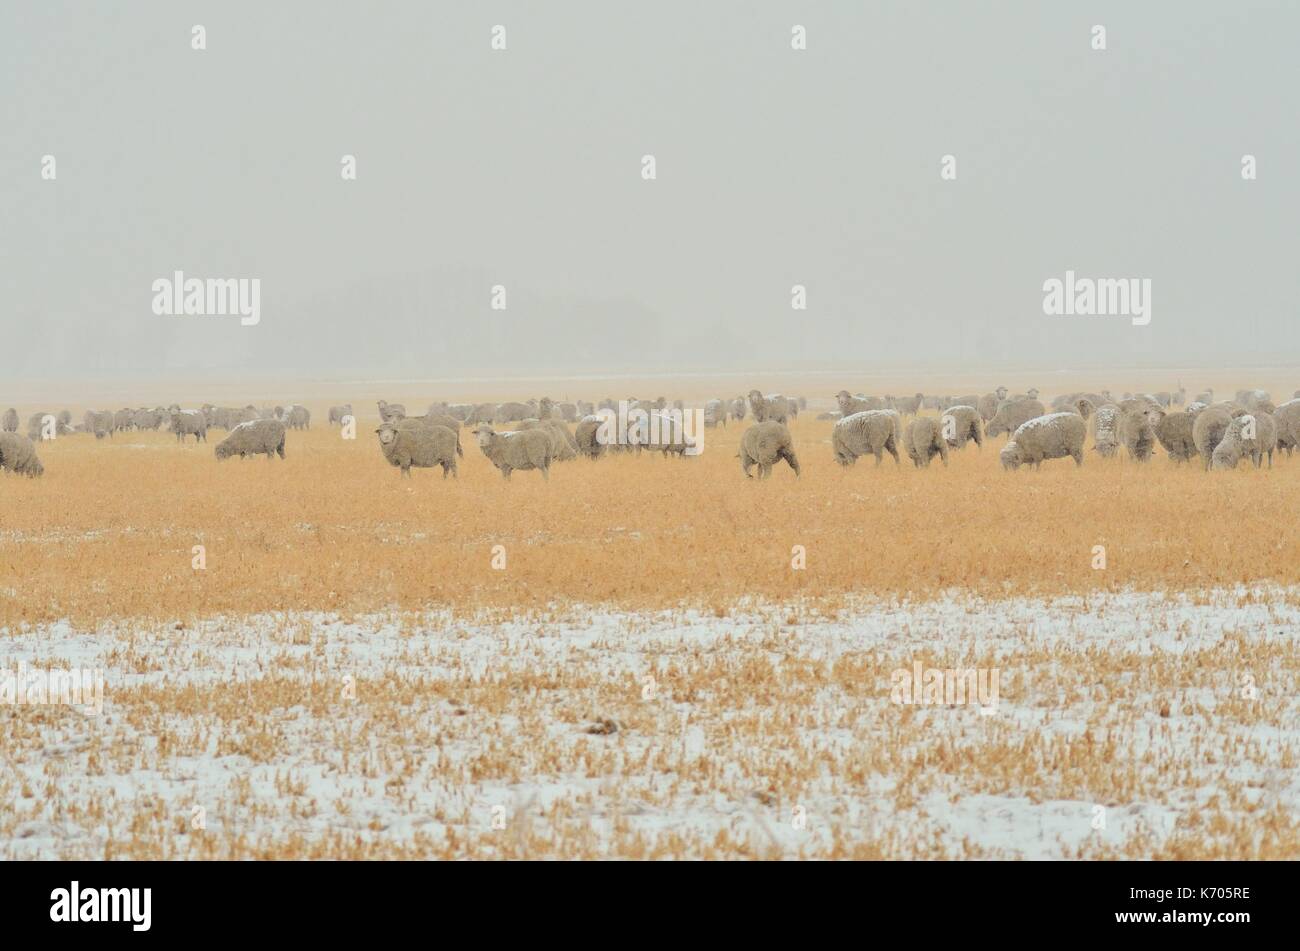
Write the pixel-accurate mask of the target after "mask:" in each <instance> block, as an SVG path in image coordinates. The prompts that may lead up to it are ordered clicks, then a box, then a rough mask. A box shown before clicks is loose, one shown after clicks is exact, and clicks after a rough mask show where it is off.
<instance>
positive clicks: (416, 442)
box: [375, 420, 460, 479]
mask: <svg viewBox="0 0 1300 951" xmlns="http://www.w3.org/2000/svg"><path fill="white" fill-rule="evenodd" d="M404 423H408V421H407V420H397V421H395V422H391V423H383V424H382V425H381V426H380V427H379V428H378V429H376V430H375V433H376V434H377V435H378V436H379V449H380V451H381V452H383V454H384V458H385V459H387V460H388V462H389V464H391V465H394V466H396V467H397V468H399V469H401V470H402V475H403V476H404V477H406V478H408V479H409V478H410V477H411V467H412V466H414V467H415V468H417V469H432V468H433V467H434V466H442V477H443V478H444V479H445V478H447V473H449V472H450V473H451V474H452V475H453V476H455V477H456V478H459V475H458V473H457V472H456V452H457V450H458V449H459V448H460V447H459V445H458V444H457V442H456V434H455V433H453V432H452V431H451V430H450V429H447V428H446V427H445V426H422V425H420V424H419V423H416V424H414V425H409V424H408V425H403V424H404Z"/></svg>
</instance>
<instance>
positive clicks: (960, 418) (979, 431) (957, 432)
mask: <svg viewBox="0 0 1300 951" xmlns="http://www.w3.org/2000/svg"><path fill="white" fill-rule="evenodd" d="M941 422H942V424H943V433H944V439H945V440H946V441H947V443H948V445H949V446H951V447H952V448H954V449H965V448H966V443H967V442H968V441H973V442H974V443H975V445H977V446H979V447H980V448H981V449H983V448H984V433H983V429H984V420H983V419H982V418H981V417H980V414H979V410H977V409H976V408H975V407H974V406H971V405H969V404H958V405H956V406H949V407H948V408H947V409H945V410H944V411H943V417H942V418H941Z"/></svg>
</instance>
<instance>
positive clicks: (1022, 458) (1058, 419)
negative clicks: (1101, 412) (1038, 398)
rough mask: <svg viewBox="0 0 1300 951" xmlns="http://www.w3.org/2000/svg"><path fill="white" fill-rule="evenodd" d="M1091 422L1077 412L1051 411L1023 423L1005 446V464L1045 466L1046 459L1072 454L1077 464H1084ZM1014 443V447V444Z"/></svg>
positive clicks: (1007, 467)
mask: <svg viewBox="0 0 1300 951" xmlns="http://www.w3.org/2000/svg"><path fill="white" fill-rule="evenodd" d="M1087 435H1088V424H1087V423H1086V422H1084V419H1083V417H1082V416H1081V415H1079V414H1078V413H1049V414H1047V415H1046V416H1039V417H1037V418H1036V419H1031V420H1028V421H1027V422H1024V423H1021V424H1020V426H1018V427H1017V428H1016V431H1015V433H1014V434H1013V435H1012V437H1011V439H1010V441H1009V442H1008V443H1007V445H1006V447H1005V448H1004V449H1003V450H1002V453H1001V459H1002V465H1003V467H1004V468H1006V469H1012V470H1014V469H1017V468H1019V467H1020V466H1022V465H1032V466H1033V467H1034V468H1035V469H1039V468H1041V467H1042V464H1043V460H1045V459H1064V458H1065V457H1066V456H1070V457H1071V458H1073V459H1074V464H1075V466H1076V467H1078V466H1081V465H1083V440H1084V438H1085V437H1086V436H1087ZM1013 446H1014V447H1015V448H1014V449H1013V448H1012V447H1013Z"/></svg>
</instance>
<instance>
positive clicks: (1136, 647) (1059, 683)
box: [0, 588, 1300, 858]
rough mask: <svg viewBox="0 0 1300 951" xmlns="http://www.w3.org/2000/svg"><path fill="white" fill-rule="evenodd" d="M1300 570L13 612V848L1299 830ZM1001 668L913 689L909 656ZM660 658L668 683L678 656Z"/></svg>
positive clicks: (1002, 844) (1226, 840) (627, 846)
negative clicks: (412, 602) (35, 614)
mask: <svg viewBox="0 0 1300 951" xmlns="http://www.w3.org/2000/svg"><path fill="white" fill-rule="evenodd" d="M1298 622H1300V592H1298V591H1294V590H1292V591H1288V590H1280V589H1255V590H1247V589H1244V588H1243V589H1239V590H1234V591H1217V592H1207V593H1203V594H1200V595H1170V596H1164V595H1158V594H1140V593H1128V594H1122V595H1113V594H1112V595H1098V596H1092V597H1089V598H1087V599H1084V598H1062V599H1057V600H1052V601H1041V600H1030V599H1011V600H1000V601H982V600H979V599H975V598H973V597H971V596H969V595H967V594H965V593H961V592H954V593H952V594H950V595H949V596H947V597H944V598H941V599H939V600H934V601H927V602H923V603H900V602H884V601H872V600H869V599H866V598H863V599H859V600H857V601H855V602H853V603H851V604H845V605H843V606H842V607H841V608H840V609H839V610H838V611H837V612H835V614H834V615H833V616H832V615H829V614H827V613H823V612H818V611H817V610H815V609H813V608H811V607H808V606H803V605H798V604H786V605H758V606H753V607H751V608H748V609H746V610H744V611H743V612H737V613H733V614H731V615H728V616H726V617H715V616H713V615H706V614H701V613H697V612H693V611H683V612H677V613H662V614H637V613H620V612H612V611H607V610H597V609H591V610H585V611H584V610H574V609H572V608H566V609H564V610H563V611H562V612H561V611H557V612H556V615H555V617H553V618H546V617H534V618H530V619H526V620H523V619H519V618H492V617H486V616H484V617H477V618H465V617H454V616H452V615H450V614H438V613H433V614H426V615H419V616H416V615H410V614H398V613H396V612H394V613H392V614H385V615H379V616H369V617H359V618H352V619H346V620H345V619H342V618H339V617H336V616H330V615H325V614H312V615H304V614H284V615H278V614H277V615H263V616H256V617H247V618H229V619H214V620H211V621H207V622H205V623H203V624H202V625H201V626H200V627H198V628H184V627H182V626H181V625H178V624H157V625H148V626H140V625H129V624H120V625H116V626H110V627H104V628H101V629H99V630H94V631H78V630H74V629H72V628H71V627H69V626H68V625H66V624H56V625H51V626H45V627H39V628H33V629H30V630H26V631H9V632H0V670H5V669H7V670H10V671H13V670H16V669H17V668H18V667H19V666H20V665H26V667H27V668H28V669H41V668H49V667H74V668H96V669H102V671H103V675H104V685H105V686H104V710H103V712H102V714H100V715H99V716H89V715H87V714H86V713H84V712H82V711H81V710H79V709H74V708H71V707H68V706H59V705H52V704H44V705H13V706H0V725H2V726H0V753H3V755H2V756H0V798H2V799H3V801H4V802H5V803H6V804H7V806H8V808H7V809H6V810H5V811H4V812H3V813H2V814H0V857H2V858H54V857H88V858H97V857H159V856H161V857H184V856H193V857H218V856H220V857H225V856H235V857H258V856H266V857H290V856H292V857H316V856H328V857H367V856H399V855H408V856H425V857H438V856H447V857H466V856H468V857H495V856H517V857H523V856H526V857H742V856H758V857H776V856H783V857H799V856H808V857H848V856H856V857H863V858H871V857H958V856H1018V857H1025V858H1056V857H1075V856H1132V857H1148V856H1153V857H1154V856H1158V857H1258V856H1271V857H1283V856H1285V857H1290V858H1296V857H1300V836H1298V833H1297V830H1298V829H1300V825H1298V824H1297V815H1296V813H1297V807H1298V806H1300V771H1298V770H1297V764H1300V701H1298V700H1297V686H1298V681H1300V651H1298V650H1297V646H1296V645H1297V631H1298V630H1300V627H1298ZM918 664H919V666H920V668H921V669H922V670H927V669H930V668H938V669H977V670H980V671H983V675H984V676H985V678H986V683H988V678H989V677H990V676H991V675H992V673H993V672H995V671H996V675H997V690H998V693H997V697H996V702H995V703H994V702H987V701H989V700H990V698H989V697H988V696H987V695H986V696H985V698H984V699H985V700H986V703H985V707H986V708H987V709H986V710H985V711H981V707H980V705H979V704H978V703H974V702H972V703H963V704H956V703H954V704H947V703H938V704H925V703H918V704H903V703H897V702H894V701H895V700H896V699H898V698H899V696H900V695H899V693H898V690H897V689H895V687H896V684H897V683H898V680H899V678H900V677H902V673H895V672H906V673H911V672H912V671H914V670H915V669H917V665H918ZM651 678H652V679H651Z"/></svg>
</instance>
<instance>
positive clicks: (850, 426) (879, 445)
mask: <svg viewBox="0 0 1300 951" xmlns="http://www.w3.org/2000/svg"><path fill="white" fill-rule="evenodd" d="M897 419H898V417H897V414H895V413H894V412H893V411H891V410H866V411H864V412H861V413H853V414H852V415H850V416H845V417H844V418H843V419H841V420H840V421H839V422H837V423H836V424H835V428H834V429H833V430H832V431H831V449H832V450H833V451H834V453H835V461H836V462H838V463H839V464H840V465H842V466H851V465H853V464H854V463H855V462H857V460H858V456H865V455H866V454H867V453H871V454H872V455H874V456H875V457H876V465H880V461H881V459H883V458H884V453H886V452H888V453H889V454H890V455H891V456H893V457H894V463H895V465H897V464H898V463H899V461H900V460H899V456H898V444H899V443H900V442H901V440H900V439H899V438H898V427H897Z"/></svg>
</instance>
